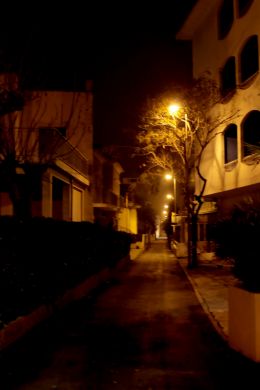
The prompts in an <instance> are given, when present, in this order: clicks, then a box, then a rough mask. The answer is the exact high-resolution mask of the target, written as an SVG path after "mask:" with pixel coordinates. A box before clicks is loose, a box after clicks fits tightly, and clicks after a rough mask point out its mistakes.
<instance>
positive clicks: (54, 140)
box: [15, 128, 90, 177]
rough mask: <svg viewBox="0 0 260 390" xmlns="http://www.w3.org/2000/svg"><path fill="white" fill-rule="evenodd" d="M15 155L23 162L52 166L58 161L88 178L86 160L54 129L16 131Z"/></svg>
mask: <svg viewBox="0 0 260 390" xmlns="http://www.w3.org/2000/svg"><path fill="white" fill-rule="evenodd" d="M15 139H16V155H17V157H18V159H19V160H20V161H21V163H23V162H34V163H38V164H41V163H42V164H50V165H51V164H54V163H55V161H57V160H60V161H63V162H64V163H65V164H67V165H68V166H70V167H71V168H73V169H74V170H76V171H77V172H79V173H80V174H82V175H84V176H86V177H88V176H89V174H90V166H89V161H88V159H87V158H86V157H85V156H84V155H83V154H82V153H80V152H79V150H78V149H77V147H76V146H73V145H72V144H71V143H70V142H69V140H68V139H66V138H65V137H64V136H63V135H62V134H61V133H60V132H59V130H58V129H56V128H42V129H22V130H20V129H19V130H17V131H16V136H15Z"/></svg>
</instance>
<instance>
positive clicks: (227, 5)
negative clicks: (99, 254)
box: [218, 0, 234, 39]
mask: <svg viewBox="0 0 260 390" xmlns="http://www.w3.org/2000/svg"><path fill="white" fill-rule="evenodd" d="M233 21H234V7H233V0H223V1H222V5H221V7H220V10H219V14H218V37H219V39H224V38H225V37H226V36H227V34H228V33H229V31H230V29H231V27H232V24H233Z"/></svg>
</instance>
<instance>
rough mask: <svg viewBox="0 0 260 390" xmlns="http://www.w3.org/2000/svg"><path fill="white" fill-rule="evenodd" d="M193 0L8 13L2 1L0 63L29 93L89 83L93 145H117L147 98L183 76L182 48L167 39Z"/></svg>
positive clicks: (187, 71) (186, 72)
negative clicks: (13, 72)
mask: <svg viewBox="0 0 260 390" xmlns="http://www.w3.org/2000/svg"><path fill="white" fill-rule="evenodd" d="M194 3H195V1H194V0H185V1H184V0H175V1H174V0H173V1H172V2H171V8H169V5H166V4H161V3H160V4H157V5H156V7H155V6H153V5H152V3H149V6H146V7H145V4H143V5H142V8H143V10H141V9H140V5H139V6H137V5H134V4H133V3H132V2H131V3H130V2H129V3H128V2H123V3H122V5H121V8H120V6H119V5H118V4H113V3H109V4H106V3H104V4H103V3H95V5H94V3H91V2H88V3H86V4H83V2H81V3H77V2H73V6H72V3H68V4H67V5H66V4H65V3H61V4H62V6H61V4H59V5H57V6H56V8H54V5H52V6H51V7H50V6H47V3H41V2H36V3H35V4H34V3H32V4H31V5H30V6H28V7H27V9H26V7H25V5H24V3H23V4H21V8H20V9H19V8H18V7H17V6H15V11H14V10H13V9H12V4H10V5H9V7H10V9H9V11H6V12H5V18H2V20H1V25H0V65H1V66H2V68H8V67H9V68H15V67H16V68H17V69H18V70H19V71H22V74H23V80H24V82H25V84H27V85H29V86H32V88H34V87H36V88H42V89H50V88H52V89H58V88H59V89H60V88H63V89H67V90H70V89H73V88H74V87H75V88H79V87H82V85H83V84H84V79H93V80H94V130H95V133H94V134H95V144H96V145H99V146H103V145H108V144H117V145H121V146H122V147H124V146H125V145H129V144H131V143H132V142H133V140H134V133H135V131H136V127H137V126H138V120H139V115H140V109H141V108H142V106H143V105H144V104H145V101H146V99H147V97H151V96H156V95H158V94H159V93H161V92H163V91H164V90H166V89H168V88H169V87H170V86H171V85H172V84H174V83H176V82H182V83H185V82H187V80H188V79H189V77H190V76H191V57H190V54H191V53H190V46H189V45H188V44H184V43H178V42H176V41H175V34H176V31H177V30H178V28H179V27H180V26H181V24H182V22H183V19H184V17H185V15H186V14H187V12H188V11H189V9H190V8H191V7H192V5H193V4H194ZM53 4H54V2H53ZM153 7H154V8H153ZM122 150H123V148H122Z"/></svg>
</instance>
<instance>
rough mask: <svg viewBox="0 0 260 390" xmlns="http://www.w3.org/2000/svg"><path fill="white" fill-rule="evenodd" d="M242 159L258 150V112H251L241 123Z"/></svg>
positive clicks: (259, 136)
mask: <svg viewBox="0 0 260 390" xmlns="http://www.w3.org/2000/svg"><path fill="white" fill-rule="evenodd" d="M242 134H243V143H242V147H243V150H242V152H243V157H246V156H250V155H252V154H254V153H256V152H259V149H260V111H256V110H254V111H251V112H249V113H248V114H247V116H246V117H245V119H244V120H243V122H242Z"/></svg>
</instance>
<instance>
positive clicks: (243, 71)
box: [240, 35, 259, 83]
mask: <svg viewBox="0 0 260 390" xmlns="http://www.w3.org/2000/svg"><path fill="white" fill-rule="evenodd" d="M258 69H259V62H258V38H257V35H253V36H252V37H250V38H249V39H248V40H247V42H246V43H245V45H244V47H243V48H242V51H241V54H240V79H241V82H242V83H243V82H245V81H247V80H248V79H249V78H250V77H251V76H253V75H254V74H255V73H256V72H257V71H258Z"/></svg>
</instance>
